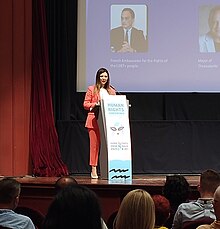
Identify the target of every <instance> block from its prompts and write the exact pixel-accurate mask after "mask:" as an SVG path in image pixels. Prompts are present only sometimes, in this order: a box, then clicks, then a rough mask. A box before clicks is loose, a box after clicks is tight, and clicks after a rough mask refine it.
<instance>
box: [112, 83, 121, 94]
mask: <svg viewBox="0 0 220 229" xmlns="http://www.w3.org/2000/svg"><path fill="white" fill-rule="evenodd" d="M110 87H111V88H112V89H113V90H115V92H116V94H118V95H122V94H121V92H119V91H118V90H117V89H116V88H115V87H113V86H112V85H110Z"/></svg>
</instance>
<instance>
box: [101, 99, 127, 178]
mask: <svg viewBox="0 0 220 229" xmlns="http://www.w3.org/2000/svg"><path fill="white" fill-rule="evenodd" d="M98 124H99V129H100V136H101V147H100V156H99V162H100V173H101V178H102V179H108V180H112V181H113V180H114V181H115V180H128V181H129V180H132V158H131V136H130V124H129V105H128V101H127V99H126V96H125V95H109V96H106V97H104V99H102V100H101V103H100V107H99V114H98Z"/></svg>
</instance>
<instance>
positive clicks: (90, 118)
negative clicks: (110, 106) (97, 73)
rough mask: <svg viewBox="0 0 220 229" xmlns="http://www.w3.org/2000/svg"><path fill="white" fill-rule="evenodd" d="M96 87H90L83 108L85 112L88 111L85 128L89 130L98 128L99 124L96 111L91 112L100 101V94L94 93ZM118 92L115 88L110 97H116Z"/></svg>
mask: <svg viewBox="0 0 220 229" xmlns="http://www.w3.org/2000/svg"><path fill="white" fill-rule="evenodd" d="M94 88H95V85H92V86H89V87H88V90H87V92H86V95H85V99H84V102H83V107H84V109H85V110H88V111H89V112H88V115H87V119H86V124H85V127H87V128H98V123H97V120H96V118H95V113H94V111H90V108H93V107H95V105H96V103H97V102H98V101H99V100H100V94H99V93H96V94H95V93H94ZM115 94H116V92H115V90H114V89H113V88H110V95H115Z"/></svg>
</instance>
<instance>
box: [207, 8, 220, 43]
mask: <svg viewBox="0 0 220 229" xmlns="http://www.w3.org/2000/svg"><path fill="white" fill-rule="evenodd" d="M209 28H210V32H211V34H212V37H213V38H214V40H215V41H216V40H217V41H218V42H220V5H218V6H215V7H214V8H212V9H211V11H210V13H209Z"/></svg>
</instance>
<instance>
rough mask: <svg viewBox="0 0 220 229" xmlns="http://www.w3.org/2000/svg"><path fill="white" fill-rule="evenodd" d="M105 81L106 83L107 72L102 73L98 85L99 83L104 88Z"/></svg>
mask: <svg viewBox="0 0 220 229" xmlns="http://www.w3.org/2000/svg"><path fill="white" fill-rule="evenodd" d="M107 81H108V73H107V72H103V73H102V74H100V83H101V85H102V87H104V86H105V84H106V83H107Z"/></svg>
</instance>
